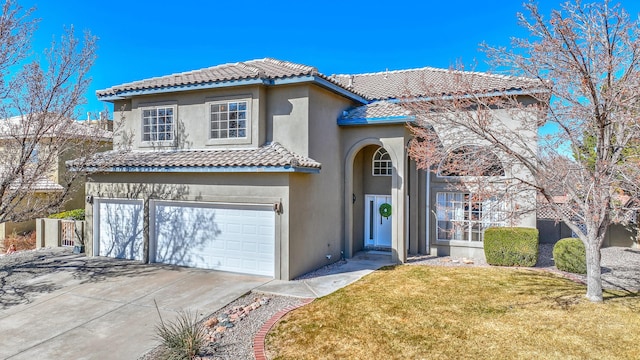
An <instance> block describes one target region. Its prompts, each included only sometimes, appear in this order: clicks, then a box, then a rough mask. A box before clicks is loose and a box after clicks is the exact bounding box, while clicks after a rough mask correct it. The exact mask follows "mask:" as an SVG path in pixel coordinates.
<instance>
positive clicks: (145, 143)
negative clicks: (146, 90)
mask: <svg viewBox="0 0 640 360" xmlns="http://www.w3.org/2000/svg"><path fill="white" fill-rule="evenodd" d="M158 109H165V110H166V109H171V110H172V115H171V137H172V139H171V140H145V139H144V135H145V131H144V127H145V125H144V112H145V110H156V111H157V110H158ZM138 111H139V112H140V114H139V116H140V147H155V146H159V147H165V146H175V144H176V137H177V131H176V128H177V125H178V105H177V104H175V103H173V104H171V103H170V104H162V103H161V104H154V105H151V104H149V105H141V106H139V107H138ZM157 116H158V115H157V113H156V117H157ZM165 125H166V123H165ZM149 126H151V124H149ZM157 126H158V124H156V128H157ZM164 133H168V132H166V131H165V132H164ZM151 134H153V132H152V133H151Z"/></svg>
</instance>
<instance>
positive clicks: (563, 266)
mask: <svg viewBox="0 0 640 360" xmlns="http://www.w3.org/2000/svg"><path fill="white" fill-rule="evenodd" d="M553 261H554V262H555V263H556V267H557V268H558V269H559V270H562V271H568V272H571V273H574V274H586V273H587V254H586V252H585V248H584V244H583V243H582V241H581V240H580V239H577V238H564V239H560V240H558V242H557V243H556V244H555V245H554V246H553Z"/></svg>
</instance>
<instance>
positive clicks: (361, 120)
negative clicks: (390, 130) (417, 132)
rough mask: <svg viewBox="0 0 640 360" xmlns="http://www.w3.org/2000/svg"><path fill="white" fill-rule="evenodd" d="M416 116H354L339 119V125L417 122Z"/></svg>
mask: <svg viewBox="0 0 640 360" xmlns="http://www.w3.org/2000/svg"><path fill="white" fill-rule="evenodd" d="M415 122H416V117H415V116H414V115H408V116H407V115H403V116H385V117H373V118H354V119H341V118H340V119H338V125H340V126H352V125H390V124H406V123H415Z"/></svg>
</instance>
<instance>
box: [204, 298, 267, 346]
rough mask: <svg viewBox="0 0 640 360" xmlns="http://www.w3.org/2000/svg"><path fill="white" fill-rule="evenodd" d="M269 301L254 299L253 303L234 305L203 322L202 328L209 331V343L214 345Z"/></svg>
mask: <svg viewBox="0 0 640 360" xmlns="http://www.w3.org/2000/svg"><path fill="white" fill-rule="evenodd" d="M270 301H271V298H269V297H256V298H254V299H253V302H252V303H250V304H247V305H244V306H242V305H234V306H232V307H231V308H230V309H227V310H225V311H224V312H222V313H221V314H219V315H217V316H213V317H211V318H209V319H208V320H207V321H205V322H204V326H205V327H207V328H208V329H209V341H210V342H212V343H215V342H217V341H219V340H220V339H221V338H222V336H223V334H224V333H225V332H227V330H228V329H231V328H233V327H235V326H236V324H237V323H238V322H239V321H241V320H242V319H244V318H246V317H247V316H249V315H250V314H251V312H252V311H254V310H257V309H258V308H260V307H261V306H264V305H268V304H269V302H270Z"/></svg>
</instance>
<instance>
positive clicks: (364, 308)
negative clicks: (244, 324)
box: [267, 266, 640, 359]
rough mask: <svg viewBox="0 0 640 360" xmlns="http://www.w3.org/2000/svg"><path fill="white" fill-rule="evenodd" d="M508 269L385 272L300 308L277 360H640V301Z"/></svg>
mask: <svg viewBox="0 0 640 360" xmlns="http://www.w3.org/2000/svg"><path fill="white" fill-rule="evenodd" d="M584 294H585V288H584V286H582V285H579V284H576V283H573V282H571V281H569V280H566V279H564V278H561V277H558V276H556V275H553V274H550V273H545V272H541V271H535V270H523V269H505V268H448V267H427V266H399V267H395V268H386V269H382V270H379V271H376V272H374V273H373V274H371V275H369V276H366V277H365V278H363V279H362V280H360V281H358V282H356V283H355V284H353V285H350V286H348V287H346V288H344V289H342V290H340V291H337V292H335V293H333V294H331V295H329V296H326V297H324V298H321V299H318V300H316V301H314V302H313V303H311V304H310V305H307V306H305V307H303V308H300V309H298V310H296V311H294V312H292V313H290V314H289V315H287V316H286V317H285V318H283V320H282V321H281V322H280V323H278V324H277V325H276V327H275V328H274V329H273V330H272V331H271V332H270V334H269V335H268V337H267V351H268V353H269V355H270V358H271V359H637V358H638V357H640V331H639V330H638V329H640V297H638V296H637V295H638V294H635V293H623V292H616V293H611V292H608V293H606V294H605V301H604V302H603V303H591V302H589V301H588V300H586V299H585V297H584Z"/></svg>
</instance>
